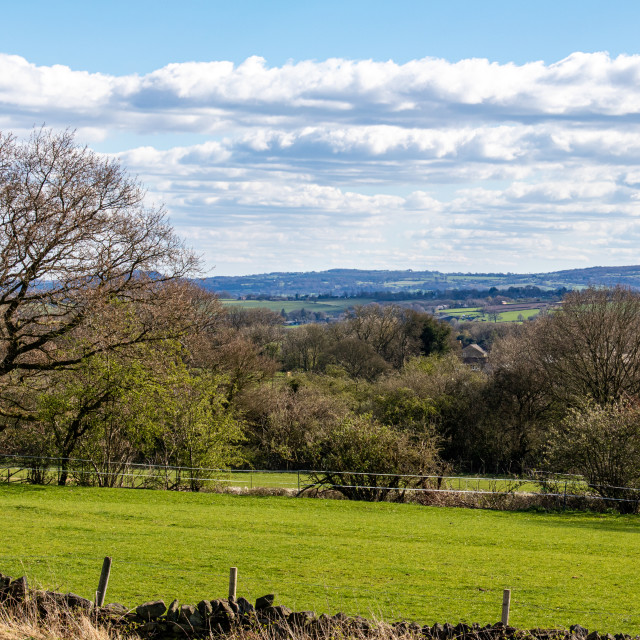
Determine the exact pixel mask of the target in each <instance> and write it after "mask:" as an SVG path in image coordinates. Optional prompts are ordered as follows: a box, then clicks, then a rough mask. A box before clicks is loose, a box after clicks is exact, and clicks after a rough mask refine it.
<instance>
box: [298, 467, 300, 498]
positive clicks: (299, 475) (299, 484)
mask: <svg viewBox="0 0 640 640" xmlns="http://www.w3.org/2000/svg"><path fill="white" fill-rule="evenodd" d="M298 493H300V470H299V469H298Z"/></svg>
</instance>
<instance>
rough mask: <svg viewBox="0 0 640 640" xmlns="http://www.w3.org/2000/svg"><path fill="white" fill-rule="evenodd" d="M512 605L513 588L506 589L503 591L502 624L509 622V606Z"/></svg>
mask: <svg viewBox="0 0 640 640" xmlns="http://www.w3.org/2000/svg"><path fill="white" fill-rule="evenodd" d="M510 607H511V589H505V590H504V591H503V593H502V624H504V625H505V626H507V625H508V624H509V608H510Z"/></svg>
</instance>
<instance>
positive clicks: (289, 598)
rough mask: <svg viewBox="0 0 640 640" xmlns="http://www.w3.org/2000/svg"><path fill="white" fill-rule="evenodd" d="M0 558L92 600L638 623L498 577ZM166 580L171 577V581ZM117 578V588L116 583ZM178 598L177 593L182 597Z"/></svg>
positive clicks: (607, 626)
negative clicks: (179, 587)
mask: <svg viewBox="0 0 640 640" xmlns="http://www.w3.org/2000/svg"><path fill="white" fill-rule="evenodd" d="M0 560H1V561H2V566H0V569H2V570H3V571H6V572H11V571H14V570H15V569H18V570H19V571H18V573H25V574H26V575H27V576H28V579H29V584H30V585H32V586H33V585H34V584H35V585H37V586H38V587H42V585H41V584H40V583H39V580H42V579H44V580H46V581H48V582H52V583H54V584H56V585H57V587H56V588H58V589H64V590H65V591H69V590H71V591H74V592H75V593H79V594H81V595H83V596H84V597H87V598H88V599H90V600H94V601H96V602H109V601H111V600H113V599H114V598H115V599H120V600H124V601H125V602H127V604H128V605H130V606H134V607H135V606H136V605H138V604H142V603H143V602H146V601H148V600H149V599H152V598H163V599H165V601H167V602H168V601H169V600H170V599H172V598H174V597H176V596H178V597H180V596H183V595H184V594H180V593H175V592H173V591H172V588H175V586H176V584H178V583H182V584H186V583H195V586H196V589H195V590H193V589H192V591H193V595H192V597H191V603H192V604H195V602H196V601H198V600H200V599H201V598H203V597H205V598H220V597H226V596H227V594H229V595H231V594H232V593H233V594H235V595H237V596H238V597H239V596H243V597H245V598H247V599H248V600H250V601H254V600H256V599H257V598H258V597H260V596H263V595H265V594H267V593H275V594H276V598H277V601H278V603H281V604H285V605H287V606H289V607H291V608H292V609H294V610H302V609H305V610H309V609H313V610H315V611H317V613H318V614H319V613H329V614H333V613H335V612H337V611H343V612H344V613H346V614H347V615H362V616H365V617H367V618H372V619H376V620H385V621H393V620H415V621H418V622H419V623H420V624H425V623H426V624H434V623H436V622H439V623H441V624H443V623H445V622H450V623H452V624H454V625H455V624H456V623H458V622H463V623H466V624H472V623H474V622H475V623H479V624H481V625H485V624H493V623H495V622H496V621H498V620H502V621H503V622H504V623H505V624H506V623H508V624H510V625H513V626H514V627H517V628H521V629H523V628H528V627H534V626H535V627H537V628H547V629H568V628H569V627H570V626H571V625H573V624H580V625H581V626H583V627H587V628H589V629H591V630H593V629H594V628H595V629H598V630H599V632H600V634H601V636H604V634H605V633H606V632H609V633H620V632H623V633H632V634H636V633H638V632H639V631H640V613H639V612H638V609H637V607H635V606H629V607H628V608H627V609H626V611H625V613H623V614H622V615H621V614H620V612H619V611H618V612H613V611H608V610H606V609H605V608H600V607H593V606H588V605H584V606H581V605H580V604H579V603H577V602H576V601H575V600H571V601H566V600H565V599H563V598H562V597H558V595H557V594H555V595H554V596H553V597H549V596H550V594H548V595H547V596H545V597H544V598H543V602H541V601H540V598H537V599H536V598H535V597H534V596H533V594H532V593H531V589H528V588H527V587H526V586H523V587H522V588H521V589H505V588H503V587H502V586H501V585H495V586H490V585H487V587H488V588H486V589H479V590H478V589H476V590H474V591H473V592H472V593H469V592H468V591H466V590H465V589H460V588H458V589H455V588H448V587H447V585H445V584H439V585H435V584H434V588H433V591H430V592H429V591H428V592H421V593H417V592H416V591H415V590H414V589H412V585H411V582H410V578H408V579H407V582H406V584H402V585H399V584H398V585H395V587H394V588H388V590H387V593H386V594H385V595H383V594H381V592H380V590H376V589H374V588H373V587H367V586H366V584H363V583H362V582H361V581H358V582H357V583H353V582H350V581H349V580H348V579H346V580H345V579H344V578H343V579H340V576H337V575H335V576H332V577H333V578H334V579H335V580H336V581H335V582H332V583H330V582H328V581H327V580H323V581H321V582H319V581H309V580H308V576H306V575H304V573H302V574H300V575H296V576H295V579H293V580H292V579H290V578H286V577H285V576H284V575H283V574H282V573H281V572H280V571H278V570H274V571H269V572H265V571H261V570H260V569H256V568H255V567H242V566H241V567H239V568H236V567H232V568H231V571H223V570H220V569H219V568H215V567H210V566H198V565H197V564H191V565H190V566H189V567H188V568H185V567H181V566H179V565H178V564H171V563H170V562H169V561H168V560H167V559H165V560H164V561H163V562H157V563H149V562H143V561H137V560H132V559H130V558H129V559H125V558H121V557H118V556H114V557H113V558H111V557H110V558H105V559H104V561H103V559H102V557H100V556H96V555H91V554H89V555H82V556H78V555H76V554H64V555H63V556H22V557H20V558H17V557H11V556H2V555H0ZM69 566H74V567H76V568H77V567H81V568H82V573H83V574H84V575H83V576H82V578H81V579H80V583H78V582H74V583H67V580H68V577H67V576H68V567H69ZM101 567H102V571H101V570H100V569H101ZM132 572H133V573H135V574H136V576H137V579H136V582H138V583H140V584H139V585H138V589H137V590H136V595H135V597H134V599H133V600H132V601H130V600H129V599H128V598H122V596H123V594H122V593H121V592H119V591H118V587H114V588H111V586H110V585H109V576H110V574H113V577H114V582H115V583H116V584H117V583H118V580H119V578H121V577H122V575H123V574H124V575H131V573H132ZM407 575H408V574H407ZM142 576H144V577H142ZM327 577H328V576H327ZM305 578H307V579H305ZM167 583H170V585H171V586H170V587H169V588H168V587H167ZM159 584H162V585H163V588H164V592H162V591H158V590H157V586H156V585H159ZM96 586H97V590H96ZM119 586H120V589H121V588H122V584H121V583H120V584H119ZM197 589H200V590H199V591H198V590H197ZM114 591H115V593H114ZM107 592H110V593H109V597H107V598H106V599H105V595H106V594H107ZM585 595H587V594H585ZM591 595H593V594H591ZM385 596H386V597H385ZM180 599H181V601H183V600H182V597H180ZM586 599H588V598H586ZM187 601H189V597H188V596H187ZM545 601H546V602H545Z"/></svg>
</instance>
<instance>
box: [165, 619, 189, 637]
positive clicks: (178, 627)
mask: <svg viewBox="0 0 640 640" xmlns="http://www.w3.org/2000/svg"><path fill="white" fill-rule="evenodd" d="M167 629H168V631H170V632H171V633H173V634H175V635H177V636H187V635H189V633H190V632H191V627H190V626H189V625H187V624H180V623H179V622H169V623H168V624H167Z"/></svg>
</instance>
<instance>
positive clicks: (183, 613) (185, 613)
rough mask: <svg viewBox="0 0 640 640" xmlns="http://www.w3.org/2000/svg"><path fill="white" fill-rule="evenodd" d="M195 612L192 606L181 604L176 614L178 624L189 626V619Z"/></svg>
mask: <svg viewBox="0 0 640 640" xmlns="http://www.w3.org/2000/svg"><path fill="white" fill-rule="evenodd" d="M195 612H196V608H195V607H194V606H193V605H192V604H183V605H182V606H181V607H180V613H179V614H178V622H182V623H183V624H189V617H190V616H192V615H193V614H194V613H195Z"/></svg>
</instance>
